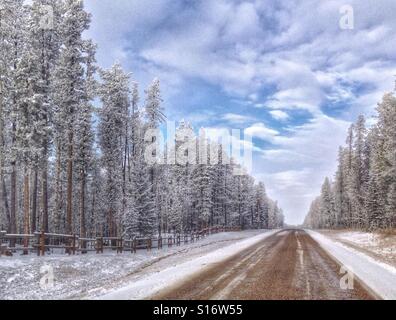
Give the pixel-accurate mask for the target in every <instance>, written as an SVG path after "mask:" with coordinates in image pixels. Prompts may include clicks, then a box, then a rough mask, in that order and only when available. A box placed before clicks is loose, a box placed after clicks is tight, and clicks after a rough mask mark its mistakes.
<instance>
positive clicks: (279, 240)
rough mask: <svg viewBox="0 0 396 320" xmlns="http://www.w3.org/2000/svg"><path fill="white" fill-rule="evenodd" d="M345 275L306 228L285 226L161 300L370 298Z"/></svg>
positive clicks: (170, 290)
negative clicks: (347, 282) (346, 280)
mask: <svg viewBox="0 0 396 320" xmlns="http://www.w3.org/2000/svg"><path fill="white" fill-rule="evenodd" d="M343 276H344V274H341V266H340V265H339V264H338V263H337V262H336V261H334V260H333V259H332V258H331V257H330V256H329V255H328V254H327V253H326V252H325V251H324V250H323V249H322V248H321V247H320V246H319V245H318V244H317V243H316V242H315V240H313V239H312V238H311V237H310V236H309V235H308V234H307V233H306V232H304V231H303V230H294V229H293V230H284V231H280V232H278V233H276V234H274V235H273V236H271V237H269V238H267V239H265V240H263V241H262V242H260V243H258V244H256V245H254V246H252V247H250V248H249V249H248V250H245V251H243V252H241V253H239V254H237V255H235V256H233V257H232V258H230V259H228V260H225V261H223V262H220V263H216V264H213V265H212V266H210V267H209V268H206V269H205V271H203V272H202V273H199V274H197V275H196V276H194V277H192V278H190V279H188V280H187V281H185V282H183V283H179V284H178V285H176V286H174V287H171V288H167V289H166V290H164V291H162V292H160V293H158V294H157V295H156V296H153V297H151V298H152V299H156V300H157V299H158V300H178V299H185V300H236V299H238V300H308V299H309V300H323V299H326V300H327V299H330V300H335V299H336V300H370V299H374V296H373V295H371V294H370V293H369V292H368V291H367V290H366V289H364V287H363V286H362V285H361V284H360V282H359V281H358V280H357V279H354V281H353V289H343V288H341V287H342V286H341V285H340V282H342V281H341V279H342V278H343Z"/></svg>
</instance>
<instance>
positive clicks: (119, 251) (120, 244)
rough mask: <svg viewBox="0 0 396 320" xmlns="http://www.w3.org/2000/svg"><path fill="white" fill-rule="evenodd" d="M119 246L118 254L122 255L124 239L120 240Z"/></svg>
mask: <svg viewBox="0 0 396 320" xmlns="http://www.w3.org/2000/svg"><path fill="white" fill-rule="evenodd" d="M117 242H118V246H117V253H122V251H123V250H122V249H123V240H122V238H119V239H118V241H117Z"/></svg>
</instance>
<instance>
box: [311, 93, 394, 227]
mask: <svg viewBox="0 0 396 320" xmlns="http://www.w3.org/2000/svg"><path fill="white" fill-rule="evenodd" d="M377 113H378V115H377V119H376V120H377V121H376V123H375V125H372V126H370V127H368V126H367V125H366V120H365V118H364V116H360V117H359V119H358V120H357V122H356V123H355V124H354V125H352V126H351V127H350V129H349V131H348V135H347V140H346V146H345V147H343V148H340V150H339V160H338V170H337V173H336V175H335V179H334V182H332V181H331V180H330V179H329V178H326V180H325V182H324V184H323V187H322V191H321V195H320V197H318V198H317V199H316V200H315V201H314V202H313V203H312V205H311V208H310V211H309V214H308V216H307V218H306V221H305V225H306V226H308V227H311V228H356V229H368V230H377V229H386V228H392V227H395V225H396V98H395V96H394V93H388V94H386V95H385V96H384V97H383V101H382V102H381V103H380V104H379V105H378V108H377Z"/></svg>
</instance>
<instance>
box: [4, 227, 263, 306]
mask: <svg viewBox="0 0 396 320" xmlns="http://www.w3.org/2000/svg"><path fill="white" fill-rule="evenodd" d="M262 233H263V231H259V230H255V231H243V232H228V233H220V234H216V235H212V236H209V237H207V238H205V239H203V240H200V241H198V242H195V243H190V244H187V245H182V246H180V247H172V248H164V249H163V250H152V251H151V252H147V251H145V250H142V251H138V253H137V254H131V253H123V254H120V255H117V254H115V253H105V254H99V255H96V254H94V253H92V254H87V255H76V256H65V255H56V254H53V255H49V256H46V257H37V256H35V255H29V256H13V257H4V256H3V257H0V300H26V299H27V300H31V299H43V300H57V299H81V298H88V297H89V298H94V297H95V296H100V295H102V294H104V293H106V292H108V291H109V290H110V289H114V288H117V287H122V286H124V285H125V283H127V282H130V281H133V280H136V278H139V277H143V276H144V275H145V274H146V273H148V272H151V271H152V270H160V269H165V268H167V267H169V266H172V265H175V264H180V263H183V262H185V261H190V260H192V259H195V258H197V257H200V256H202V255H206V254H208V253H210V252H213V251H216V250H218V249H220V248H223V247H224V246H230V245H233V244H236V243H239V242H241V241H243V240H246V239H250V238H254V237H256V236H257V235H259V234H262ZM48 267H50V268H51V270H53V275H54V282H53V286H51V285H49V286H44V287H43V286H42V285H40V280H42V279H44V278H43V276H44V275H45V274H46V272H47V271H48ZM46 270H47V271H46ZM47 274H48V273H47Z"/></svg>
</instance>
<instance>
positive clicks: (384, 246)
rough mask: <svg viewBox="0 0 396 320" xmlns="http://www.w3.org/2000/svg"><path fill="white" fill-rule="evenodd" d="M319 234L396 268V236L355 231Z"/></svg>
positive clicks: (333, 231) (330, 231)
mask: <svg viewBox="0 0 396 320" xmlns="http://www.w3.org/2000/svg"><path fill="white" fill-rule="evenodd" d="M319 232H320V233H321V234H324V235H325V236H327V237H329V238H331V239H333V240H335V241H337V242H341V243H342V244H344V245H346V246H348V247H352V248H353V249H355V250H358V251H360V252H362V253H364V254H367V255H369V256H370V257H372V258H374V259H375V260H379V261H381V262H384V263H386V264H390V265H392V266H393V267H396V235H392V234H383V233H370V232H362V231H353V230H321V231H319Z"/></svg>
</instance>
